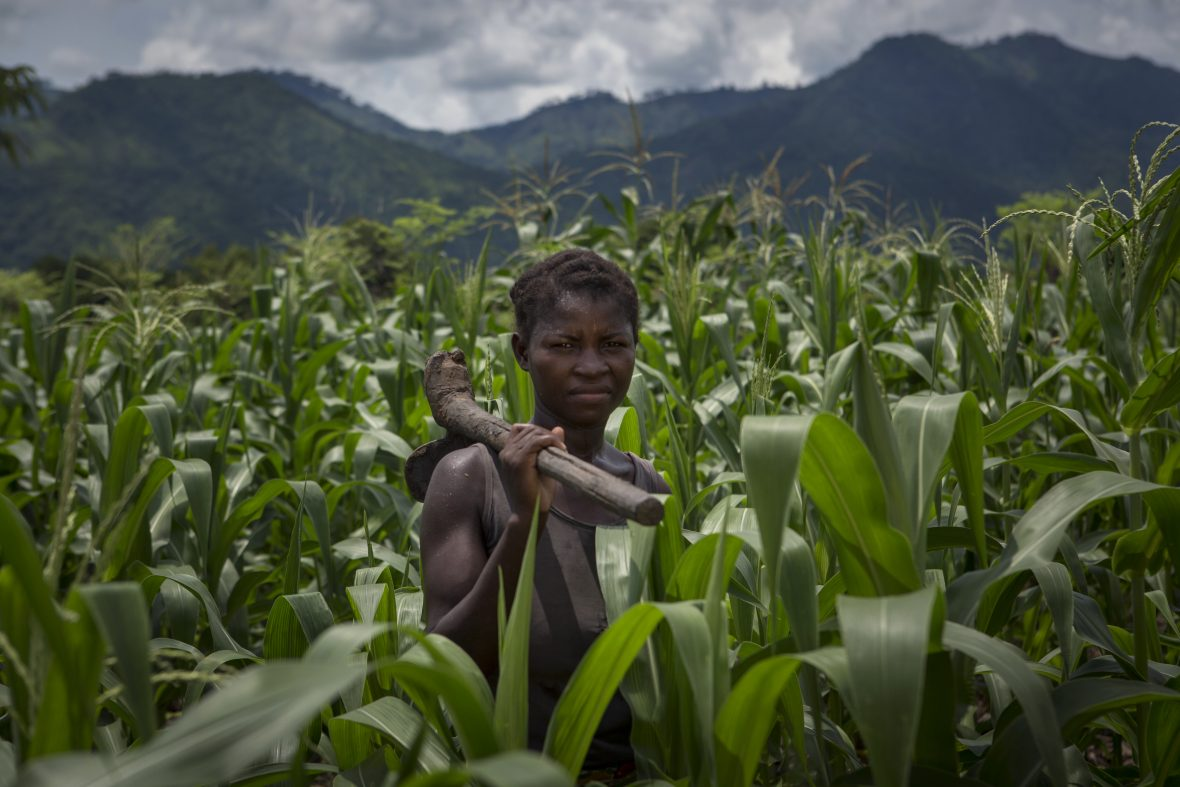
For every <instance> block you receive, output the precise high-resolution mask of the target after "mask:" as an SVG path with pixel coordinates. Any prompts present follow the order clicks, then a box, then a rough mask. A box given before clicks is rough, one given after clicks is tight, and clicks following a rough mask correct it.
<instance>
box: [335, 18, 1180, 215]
mask: <svg viewBox="0 0 1180 787" xmlns="http://www.w3.org/2000/svg"><path fill="white" fill-rule="evenodd" d="M336 98H337V100H339V98H340V96H339V95H337V96H336ZM317 103H318V104H319V105H320V106H321V107H323V108H325V109H326V111H329V112H332V113H334V114H340V115H341V116H344V115H346V114H348V113H349V112H354V111H355V110H356V107H355V105H351V108H350V106H349V104H348V102H347V100H346V102H345V104H344V105H343V106H340V105H335V104H334V103H333V102H330V101H326V100H324V99H323V97H321V99H320V100H319V101H317ZM635 110H636V113H637V115H638V118H639V120H640V125H641V128H642V130H643V134H644V137H645V139H646V142H647V147H648V149H649V150H653V151H665V152H675V153H679V154H681V157H680V159H679V163H678V172H677V174H676V176H677V179H678V184H677V187H678V189H679V190H680V192H681V193H688V194H691V193H700V192H702V191H704V190H706V189H710V188H714V187H717V186H720V185H724V184H727V183H730V182H733V181H734V180H735V179H736V180H737V182H741V180H742V179H743V178H745V177H747V176H753V175H756V174H758V173H759V172H761V171H762V170H763V169H764V168H765V166H766V165H767V163H768V162H770V161H771V160H773V159H774V158H775V156H776V154H777V155H778V160H777V165H778V170H779V172H780V173H781V175H782V176H783V179H784V181H786V180H789V179H792V178H795V177H797V176H808V177H809V183H808V185H807V186H806V187H805V191H806V190H807V189H810V190H811V191H817V190H818V189H820V188H822V187H824V186H825V185H826V184H825V183H824V180H825V179H824V178H823V176H822V175H821V173H820V169H819V168H820V167H821V166H823V165H829V164H830V165H834V166H836V167H837V168H840V167H842V166H843V165H845V164H847V163H848V162H850V161H852V160H854V159H855V158H857V157H859V156H861V155H864V154H867V155H868V156H869V160H868V163H867V164H866V165H865V166H863V167H862V168H861V169H860V170H858V176H859V177H863V178H867V179H870V180H873V181H876V182H878V183H881V184H883V185H886V186H888V187H889V191H890V198H891V199H892V200H894V201H897V200H907V201H910V202H911V203H916V204H917V205H919V206H921V207H922V208H923V209H927V208H929V207H930V206H932V205H933V206H936V207H938V208H939V209H940V210H941V212H942V213H943V215H951V216H963V217H968V218H972V219H976V220H978V219H980V218H981V217H984V216H989V217H990V216H991V215H993V212H994V209H995V206H996V205H998V204H1002V203H1007V202H1012V201H1014V200H1015V199H1016V198H1017V197H1019V196H1020V194H1021V193H1023V192H1025V191H1036V190H1050V189H1061V188H1064V187H1065V186H1066V185H1067V184H1070V185H1074V186H1076V187H1078V188H1080V189H1083V190H1088V189H1091V188H1093V187H1094V186H1096V185H1097V183H1098V181H1099V179H1103V180H1105V181H1106V182H1107V183H1114V184H1123V183H1125V182H1126V180H1127V149H1128V145H1129V143H1130V140H1131V137H1132V135H1133V134H1134V133H1135V131H1136V130H1137V129H1138V128H1139V127H1140V126H1142V125H1143V124H1144V123H1147V122H1150V121H1153V120H1165V121H1171V122H1177V121H1180V73H1178V72H1176V71H1175V70H1172V69H1169V68H1164V67H1161V66H1157V65H1154V64H1152V63H1149V62H1148V61H1146V60H1143V59H1142V58H1127V59H1112V58H1107V57H1100V56H1096V55H1092V54H1088V53H1085V52H1080V51H1078V50H1075V49H1072V48H1070V47H1068V46H1066V45H1065V44H1063V43H1062V42H1061V41H1059V40H1058V39H1056V38H1053V37H1051V36H1046V35H1039V34H1024V35H1019V36H1013V37H1008V38H1004V39H1001V40H999V41H997V42H994V43H989V44H984V45H982V46H976V47H960V46H956V45H953V44H950V43H947V42H946V41H943V40H941V39H939V38H937V37H935V36H932V35H926V34H912V35H905V36H899V37H893V38H887V39H883V40H882V41H880V42H878V43H877V44H876V45H874V46H873V47H871V48H870V49H869V50H868V51H866V52H865V53H864V54H863V55H862V56H861V57H859V58H858V59H857V60H856V61H854V62H853V63H851V64H849V65H848V66H846V67H844V68H842V69H840V70H838V71H836V72H835V73H833V74H831V75H829V76H828V77H825V78H823V79H820V80H818V81H817V82H815V83H813V84H811V85H809V86H807V87H803V88H798V89H786V88H763V89H759V90H749V91H741V90H726V89H722V90H712V91H703V92H689V93H678V94H672V95H665V96H658V97H655V98H650V99H648V100H645V101H643V102H639V103H638V104H636V105H635ZM364 111H365V112H367V113H370V118H369V119H368V120H367V121H366V122H367V123H369V126H368V127H369V128H371V129H373V130H374V131H376V132H377V133H382V134H385V135H387V136H390V137H391V138H395V139H401V140H406V141H412V142H413V143H414V144H417V145H420V146H422V147H427V148H430V149H434V150H437V151H440V152H444V153H445V154H446V155H448V156H452V157H455V158H459V159H462V160H464V161H467V162H468V163H472V164H475V165H478V166H481V167H485V168H490V169H502V170H503V169H510V168H512V167H514V166H535V165H536V164H538V163H539V162H540V160H541V159H542V157H543V155H544V154H545V152H546V143H548V153H549V155H550V156H551V157H560V158H561V159H562V160H563V162H564V163H565V164H566V165H567V166H572V167H574V168H576V169H577V170H578V171H580V172H582V173H588V172H592V171H594V170H596V169H598V168H599V167H601V166H602V164H603V163H604V159H603V158H601V156H598V155H595V154H596V153H597V152H601V151H603V150H606V149H611V148H615V149H620V148H621V149H626V148H628V147H631V146H632V145H633V134H632V131H631V129H632V123H631V114H630V109H629V107H628V105H627V104H626V103H624V102H622V101H619V100H618V99H617V98H615V97H613V96H611V95H609V94H606V93H595V94H590V95H587V96H582V97H578V98H575V99H571V100H569V101H566V102H562V103H558V104H553V105H548V106H545V107H542V108H540V109H538V110H536V111H534V112H532V113H530V114H529V115H527V116H525V117H523V118H521V119H519V120H514V121H512V122H510V123H504V124H499V125H495V126H489V127H486V128H480V129H473V130H471V131H465V132H461V133H458V134H442V133H440V132H437V131H419V130H416V129H411V128H408V127H406V126H404V125H402V124H400V123H396V121H390V119H388V118H386V117H385V116H384V115H381V114H380V113H379V112H377V110H374V109H371V108H364ZM374 117H375V118H385V120H386V121H389V122H388V123H385V124H384V125H382V123H381V121H377V120H375V119H374ZM1153 139H1155V140H1156V141H1158V136H1157V137H1155V138H1153ZM780 151H781V152H780ZM670 167H671V164H670V160H667V159H665V160H664V161H663V162H660V163H656V164H654V165H653V167H652V171H653V172H654V173H655V179H656V181H657V183H660V184H662V185H663V187H664V193H665V194H667V192H668V189H669V187H670V181H671V177H672V176H671V171H670ZM594 185H595V186H596V187H599V188H603V189H605V190H610V189H611V188H613V187H616V186H617V185H618V182H617V178H606V179H600V180H599V181H598V182H596V183H595V184H594Z"/></svg>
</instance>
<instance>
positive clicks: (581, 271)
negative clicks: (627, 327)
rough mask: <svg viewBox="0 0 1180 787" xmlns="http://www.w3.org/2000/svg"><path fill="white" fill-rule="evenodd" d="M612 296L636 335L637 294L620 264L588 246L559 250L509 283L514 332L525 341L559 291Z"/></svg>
mask: <svg viewBox="0 0 1180 787" xmlns="http://www.w3.org/2000/svg"><path fill="white" fill-rule="evenodd" d="M569 294H578V295H589V296H591V297H593V298H612V299H614V300H615V302H616V303H618V304H619V305H620V306H621V307H623V312H624V314H626V315H627V318H628V319H629V320H630V321H631V332H632V338H636V337H638V335H639V295H638V294H637V293H636V292H635V284H634V283H633V282H632V281H631V277H629V276H628V275H627V274H626V273H625V272H624V271H623V269H622V268H620V267H619V266H618V265H616V264H615V263H613V262H611V261H610V260H608V259H605V258H603V257H600V256H598V255H597V254H595V253H594V252H592V251H590V250H589V249H567V250H565V251H560V252H558V253H557V254H554V255H553V256H552V257H549V258H547V259H545V260H542V261H541V262H538V263H537V264H536V265H533V266H532V267H531V268H529V269H528V270H526V271H525V272H524V273H522V274H521V275H520V278H518V279H517V280H516V283H515V284H513V285H512V292H511V293H510V297H511V298H512V305H513V306H514V307H515V309H516V332H517V333H519V334H520V335H521V338H523V339H524V340H525V341H528V340H529V337H530V336H531V335H532V331H533V327H534V326H535V325H536V324H537V321H538V319H539V318H540V316H541V313H542V312H543V310H544V309H546V308H548V307H550V306H551V305H553V304H555V303H557V301H558V300H559V299H560V298H561V297H562V296H563V295H569Z"/></svg>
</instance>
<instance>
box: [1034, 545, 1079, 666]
mask: <svg viewBox="0 0 1180 787" xmlns="http://www.w3.org/2000/svg"><path fill="white" fill-rule="evenodd" d="M1033 576H1035V577H1036V578H1037V584H1038V585H1039V586H1040V588H1041V593H1042V594H1043V595H1044V596H1045V603H1046V604H1048V605H1049V614H1050V615H1052V616H1053V628H1054V630H1055V631H1056V632H1057V642H1058V643H1059V644H1060V645H1061V664H1062V669H1061V674H1062V676H1063V677H1066V678H1068V677H1069V671H1070V670H1071V669H1072V668H1073V663H1074V657H1075V656H1076V655H1077V652H1078V650H1077V647H1078V646H1077V640H1076V638H1075V637H1074V629H1073V627H1074V597H1073V582H1072V581H1071V580H1070V577H1069V569H1067V568H1066V567H1065V566H1063V565H1061V564H1060V563H1046V564H1044V565H1043V566H1036V567H1034V568H1033Z"/></svg>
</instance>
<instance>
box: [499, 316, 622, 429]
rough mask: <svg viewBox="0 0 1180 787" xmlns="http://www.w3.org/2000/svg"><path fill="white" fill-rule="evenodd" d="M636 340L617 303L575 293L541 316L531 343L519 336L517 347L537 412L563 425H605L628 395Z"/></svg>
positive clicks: (583, 426) (590, 426)
mask: <svg viewBox="0 0 1180 787" xmlns="http://www.w3.org/2000/svg"><path fill="white" fill-rule="evenodd" d="M633 335H634V328H633V326H632V325H631V320H630V319H629V318H628V317H627V314H626V312H625V310H624V308H623V307H622V305H621V304H619V303H618V301H617V300H615V299H612V298H609V297H604V298H595V297H593V296H589V295H583V294H572V295H567V296H563V297H562V298H561V299H560V300H558V302H557V303H555V304H553V306H552V307H551V308H550V309H549V311H548V312H547V313H545V314H543V315H541V317H540V319H538V320H537V322H536V323H535V324H534V326H533V332H532V336H531V337H529V341H528V343H527V344H526V343H524V342H522V341H520V340H519V337H518V336H514V337H513V347H514V348H515V349H516V354H517V360H518V361H519V362H520V365H521V368H522V369H524V370H525V371H527V372H528V373H529V375H530V376H531V377H532V378H533V389H534V391H535V392H536V397H537V405H538V408H543V409H544V410H545V411H547V412H548V413H549V414H550V415H552V416H553V418H554V419H555V420H556V421H557V423H558V424H559V425H563V426H571V427H580V428H593V427H601V426H604V425H605V424H606V421H607V419H608V418H609V417H610V414H611V413H612V412H613V411H614V409H615V408H616V407H618V406H619V405H620V404H622V402H623V399H624V398H625V397H626V395H627V388H628V387H629V386H630V385H631V373H632V372H633V371H634V369H635V340H634V339H633V338H632V337H633Z"/></svg>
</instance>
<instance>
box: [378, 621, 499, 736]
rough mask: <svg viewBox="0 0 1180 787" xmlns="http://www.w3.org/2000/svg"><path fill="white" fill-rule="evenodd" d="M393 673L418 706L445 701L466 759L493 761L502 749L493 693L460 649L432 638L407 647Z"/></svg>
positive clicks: (441, 638) (428, 636) (477, 668)
mask: <svg viewBox="0 0 1180 787" xmlns="http://www.w3.org/2000/svg"><path fill="white" fill-rule="evenodd" d="M399 609H400V606H399ZM390 670H391V671H392V674H393V676H394V678H395V679H396V680H397V681H398V683H399V684H400V685H401V686H402V688H403V689H405V690H407V692H409V693H410V696H411V698H412V699H413V700H414V702H415V704H417V705H418V706H419V707H423V708H425V707H429V705H430V704H431V703H433V702H435V701H436V700H442V702H443V703H444V704H445V705H446V707H447V710H448V711H449V713H450V718H451V720H452V721H453V723H454V725H455V729H456V732H457V733H458V736H459V741H460V742H461V744H462V746H463V754H464V755H465V756H466V757H467V758H468V759H474V758H478V757H490V756H491V755H493V754H495V753H496V752H497V751H499V750H500V743H499V740H498V739H497V736H496V729H495V721H494V719H493V713H494V710H493V708H494V705H493V699H492V690H491V689H490V688H489V687H488V683H487V680H485V679H484V676H483V673H482V672H480V670H479V667H478V666H476V664H475V662H474V661H472V659H471V657H470V656H468V655H467V653H466V652H465V651H464V650H463V649H462V648H460V647H459V646H458V645H456V644H455V643H453V642H451V641H450V640H448V639H446V638H445V637H440V636H438V635H436V634H428V635H426V636H423V637H420V639H419V641H418V644H417V645H415V646H414V647H411V648H409V649H407V650H406V651H405V653H404V654H403V655H402V657H401V658H400V659H398V661H397V663H396V664H394V665H393V666H392V667H390ZM436 722H438V723H441V722H442V720H441V719H437V720H436Z"/></svg>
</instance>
